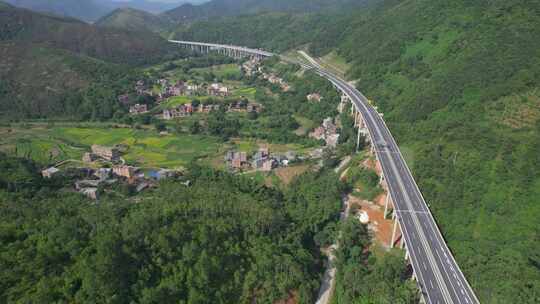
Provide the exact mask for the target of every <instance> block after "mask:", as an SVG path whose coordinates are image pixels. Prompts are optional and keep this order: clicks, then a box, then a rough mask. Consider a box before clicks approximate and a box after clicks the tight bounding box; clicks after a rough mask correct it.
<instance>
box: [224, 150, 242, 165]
mask: <svg viewBox="0 0 540 304" xmlns="http://www.w3.org/2000/svg"><path fill="white" fill-rule="evenodd" d="M225 162H226V163H227V165H228V166H229V167H230V168H233V169H241V168H242V167H243V166H244V165H245V164H246V163H247V153H246V152H234V151H229V152H227V154H226V155H225Z"/></svg>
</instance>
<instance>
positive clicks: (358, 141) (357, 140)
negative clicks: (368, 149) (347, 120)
mask: <svg viewBox="0 0 540 304" xmlns="http://www.w3.org/2000/svg"><path fill="white" fill-rule="evenodd" d="M361 131H362V129H361V128H358V136H357V137H356V152H358V150H359V149H360V134H361V133H362V132H361Z"/></svg>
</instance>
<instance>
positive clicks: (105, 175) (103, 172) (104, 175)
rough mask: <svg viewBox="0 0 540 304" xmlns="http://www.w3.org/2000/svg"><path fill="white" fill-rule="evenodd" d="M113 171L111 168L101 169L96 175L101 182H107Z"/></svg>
mask: <svg viewBox="0 0 540 304" xmlns="http://www.w3.org/2000/svg"><path fill="white" fill-rule="evenodd" d="M111 173H112V169H110V168H99V169H97V170H96V172H94V175H95V176H96V177H97V178H99V179H100V180H106V179H108V178H109V177H111Z"/></svg>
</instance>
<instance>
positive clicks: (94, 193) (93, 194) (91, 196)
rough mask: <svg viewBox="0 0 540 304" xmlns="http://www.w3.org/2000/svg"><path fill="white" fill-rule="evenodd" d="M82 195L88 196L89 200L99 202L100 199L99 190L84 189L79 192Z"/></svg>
mask: <svg viewBox="0 0 540 304" xmlns="http://www.w3.org/2000/svg"><path fill="white" fill-rule="evenodd" d="M79 192H80V193H82V194H84V195H86V197H88V198H89V199H92V200H97V199H98V188H93V187H90V188H82V189H81V190H79Z"/></svg>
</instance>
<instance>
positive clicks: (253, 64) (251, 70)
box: [242, 58, 259, 76]
mask: <svg viewBox="0 0 540 304" xmlns="http://www.w3.org/2000/svg"><path fill="white" fill-rule="evenodd" d="M258 65H259V59H257V58H253V59H251V60H248V61H246V62H244V64H243V65H242V70H243V71H244V74H245V75H246V76H253V75H254V74H255V73H256V72H257V71H258V68H257V67H258Z"/></svg>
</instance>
